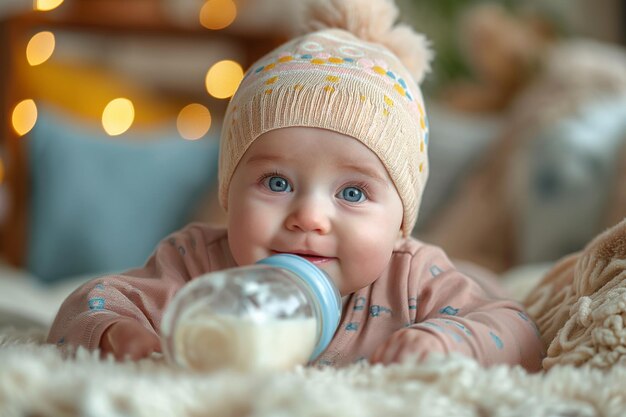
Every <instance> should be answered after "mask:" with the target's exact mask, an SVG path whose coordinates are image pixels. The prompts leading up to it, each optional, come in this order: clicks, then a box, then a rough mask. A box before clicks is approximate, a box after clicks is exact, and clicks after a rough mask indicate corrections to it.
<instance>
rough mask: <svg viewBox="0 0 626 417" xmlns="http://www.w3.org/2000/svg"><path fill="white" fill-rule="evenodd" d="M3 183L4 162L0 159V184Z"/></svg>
mask: <svg viewBox="0 0 626 417" xmlns="http://www.w3.org/2000/svg"><path fill="white" fill-rule="evenodd" d="M3 182H4V161H3V160H2V159H0V184H2V183H3Z"/></svg>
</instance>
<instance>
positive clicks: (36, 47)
mask: <svg viewBox="0 0 626 417" xmlns="http://www.w3.org/2000/svg"><path fill="white" fill-rule="evenodd" d="M54 46H55V39H54V34H53V33H52V32H47V31H45V32H39V33H36V34H35V35H33V37H32V38H30V41H28V45H26V59H27V60H28V63H29V64H30V65H32V66H35V65H39V64H43V63H44V62H46V61H47V60H48V58H50V56H52V53H53V52H54Z"/></svg>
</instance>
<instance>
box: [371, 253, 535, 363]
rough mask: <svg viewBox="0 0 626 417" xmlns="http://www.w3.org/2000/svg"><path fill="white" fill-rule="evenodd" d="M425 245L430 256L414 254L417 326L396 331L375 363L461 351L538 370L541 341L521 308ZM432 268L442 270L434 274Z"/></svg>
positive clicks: (375, 358) (480, 359)
mask: <svg viewBox="0 0 626 417" xmlns="http://www.w3.org/2000/svg"><path fill="white" fill-rule="evenodd" d="M425 249H426V250H427V252H428V254H429V256H428V257H427V258H425V257H424V256H423V254H418V255H416V257H415V259H414V263H413V265H412V273H417V274H419V277H417V279H418V282H419V286H418V302H417V313H416V319H415V321H414V324H412V325H411V326H409V327H407V328H405V329H402V330H399V331H397V332H396V333H394V334H393V335H392V336H391V338H389V339H388V340H387V341H386V342H385V343H384V344H383V345H382V346H381V347H379V348H378V350H377V351H376V352H375V354H374V355H373V357H372V361H373V362H384V363H389V362H397V361H400V360H402V359H404V358H405V357H407V356H409V355H417V356H418V358H419V359H423V358H424V357H425V356H427V355H428V353H430V352H433V351H435V352H443V353H446V354H447V353H451V352H459V353H461V354H464V355H467V356H470V357H473V358H475V359H476V360H477V361H478V362H480V363H481V364H483V365H492V364H497V363H507V364H511V365H515V364H521V365H523V366H524V367H526V368H527V369H529V370H539V369H540V368H541V360H542V358H543V344H542V342H541V339H540V338H539V334H538V332H537V330H536V326H535V325H534V323H533V322H532V321H531V320H530V319H529V318H528V316H527V315H526V314H525V312H524V310H523V308H522V306H521V305H520V304H518V303H516V302H514V301H511V300H506V299H500V298H497V297H495V296H493V295H491V294H489V289H485V288H483V287H481V286H480V285H479V284H477V283H476V282H475V281H474V280H473V279H471V278H469V277H467V276H466V275H464V274H462V273H461V272H459V271H457V270H456V269H455V268H454V266H453V265H452V264H451V262H450V261H449V260H448V259H447V257H446V256H445V255H444V254H443V252H442V251H440V250H439V249H437V248H432V247H429V248H425ZM420 252H421V251H420ZM420 255H421V256H420ZM420 258H421V259H420ZM433 267H436V268H437V269H435V270H436V271H441V273H438V274H433V273H432V270H433Z"/></svg>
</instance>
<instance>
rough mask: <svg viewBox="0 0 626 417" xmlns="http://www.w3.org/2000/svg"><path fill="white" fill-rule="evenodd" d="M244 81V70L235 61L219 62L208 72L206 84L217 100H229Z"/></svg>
mask: <svg viewBox="0 0 626 417" xmlns="http://www.w3.org/2000/svg"><path fill="white" fill-rule="evenodd" d="M242 79H243V69H242V68H241V65H239V64H238V63H236V62H235V61H229V60H224V61H219V62H217V63H215V64H214V65H213V66H212V67H211V68H210V69H209V71H208V72H207V75H206V79H205V84H206V89H207V91H208V93H209V94H211V95H212V96H213V97H215V98H228V97H231V96H232V95H233V94H235V91H237V87H239V83H241V80H242Z"/></svg>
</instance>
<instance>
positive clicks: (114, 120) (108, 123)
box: [102, 98, 135, 136]
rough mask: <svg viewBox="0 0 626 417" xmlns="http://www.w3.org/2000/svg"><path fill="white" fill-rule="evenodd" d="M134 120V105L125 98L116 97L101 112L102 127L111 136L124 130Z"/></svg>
mask: <svg viewBox="0 0 626 417" xmlns="http://www.w3.org/2000/svg"><path fill="white" fill-rule="evenodd" d="M134 120H135V107H134V106H133V102H132V101H130V100H129V99H127V98H116V99H115V100H111V101H110V102H109V104H107V105H106V107H105V108H104V111H103V112H102V127H104V131H105V132H107V133H108V134H109V135H111V136H117V135H121V134H122V133H124V132H126V131H127V130H128V129H129V128H130V126H131V125H132V124H133V121H134Z"/></svg>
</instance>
